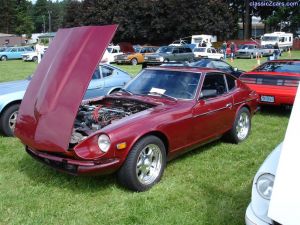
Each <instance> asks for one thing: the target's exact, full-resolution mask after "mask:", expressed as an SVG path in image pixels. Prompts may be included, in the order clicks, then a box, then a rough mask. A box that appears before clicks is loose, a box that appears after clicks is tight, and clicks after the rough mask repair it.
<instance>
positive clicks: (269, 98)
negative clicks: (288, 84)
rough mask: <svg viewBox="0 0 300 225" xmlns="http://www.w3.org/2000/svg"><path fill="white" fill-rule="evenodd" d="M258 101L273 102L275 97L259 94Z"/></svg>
mask: <svg viewBox="0 0 300 225" xmlns="http://www.w3.org/2000/svg"><path fill="white" fill-rule="evenodd" d="M260 101H261V102H272V103H273V102H275V98H274V96H265V95H262V96H260Z"/></svg>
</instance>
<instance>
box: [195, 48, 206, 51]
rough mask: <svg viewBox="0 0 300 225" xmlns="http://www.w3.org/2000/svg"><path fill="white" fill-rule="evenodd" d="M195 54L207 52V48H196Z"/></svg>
mask: <svg viewBox="0 0 300 225" xmlns="http://www.w3.org/2000/svg"><path fill="white" fill-rule="evenodd" d="M194 52H205V48H195V49H194Z"/></svg>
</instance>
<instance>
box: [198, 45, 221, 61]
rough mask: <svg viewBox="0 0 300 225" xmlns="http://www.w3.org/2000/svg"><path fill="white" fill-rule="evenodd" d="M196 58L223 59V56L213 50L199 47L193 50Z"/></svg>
mask: <svg viewBox="0 0 300 225" xmlns="http://www.w3.org/2000/svg"><path fill="white" fill-rule="evenodd" d="M193 52H194V55H195V57H196V58H210V59H223V58H224V55H223V54H222V53H218V52H217V50H216V49H215V48H207V47H200V48H194V50H193Z"/></svg>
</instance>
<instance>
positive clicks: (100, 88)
mask: <svg viewBox="0 0 300 225" xmlns="http://www.w3.org/2000/svg"><path fill="white" fill-rule="evenodd" d="M104 94H105V91H104V80H103V78H102V75H101V66H98V67H97V68H96V70H95V72H94V74H93V76H92V80H91V81H90V83H89V86H88V89H87V91H86V93H85V95H84V99H90V98H96V97H99V96H103V95H104Z"/></svg>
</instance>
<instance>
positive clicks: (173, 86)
mask: <svg viewBox="0 0 300 225" xmlns="http://www.w3.org/2000/svg"><path fill="white" fill-rule="evenodd" d="M200 75H201V74H199V73H191V72H182V71H168V70H154V69H153V70H152V69H146V70H143V71H142V72H141V73H140V74H139V75H138V76H137V77H136V78H135V79H134V80H132V81H131V82H130V83H129V84H128V85H127V86H126V88H125V90H127V91H129V92H131V93H132V94H137V95H155V96H161V97H169V98H176V99H193V98H194V97H195V94H196V91H197V87H198V83H199V80H200Z"/></svg>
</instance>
